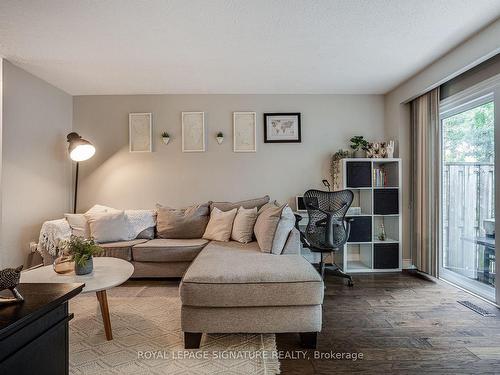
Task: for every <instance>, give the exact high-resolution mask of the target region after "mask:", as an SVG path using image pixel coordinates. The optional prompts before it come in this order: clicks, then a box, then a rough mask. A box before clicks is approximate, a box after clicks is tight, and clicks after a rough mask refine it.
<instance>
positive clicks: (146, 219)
mask: <svg viewBox="0 0 500 375" xmlns="http://www.w3.org/2000/svg"><path fill="white" fill-rule="evenodd" d="M125 216H126V217H127V221H128V224H129V230H130V233H129V239H131V240H133V239H135V238H142V239H149V240H150V239H153V238H154V233H155V232H154V227H155V225H156V211H155V210H125Z"/></svg>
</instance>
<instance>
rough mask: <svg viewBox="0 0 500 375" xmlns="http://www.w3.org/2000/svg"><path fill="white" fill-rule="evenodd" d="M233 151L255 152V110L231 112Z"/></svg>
mask: <svg viewBox="0 0 500 375" xmlns="http://www.w3.org/2000/svg"><path fill="white" fill-rule="evenodd" d="M233 152H257V113H256V112H233Z"/></svg>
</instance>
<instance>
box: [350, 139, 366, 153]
mask: <svg viewBox="0 0 500 375" xmlns="http://www.w3.org/2000/svg"><path fill="white" fill-rule="evenodd" d="M350 141H351V146H350V147H351V149H352V150H353V157H355V158H364V157H365V156H366V151H367V150H368V145H369V143H368V141H367V140H366V139H365V138H364V137H363V136H362V135H355V136H354V137H352V138H351V140H350Z"/></svg>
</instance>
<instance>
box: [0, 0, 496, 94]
mask: <svg viewBox="0 0 500 375" xmlns="http://www.w3.org/2000/svg"><path fill="white" fill-rule="evenodd" d="M499 16H500V1H499V0H364V1H363V0H308V1H306V0H232V1H231V0H211V1H210V0H148V1H139V0H107V1H91V0H57V1H56V0H46V1H32V0H31V1H25V0H2V1H1V2H0V56H3V57H5V58H7V59H8V60H10V61H12V62H13V63H15V64H16V65H19V66H20V67H22V68H24V69H25V70H27V71H29V72H31V73H33V74H34V75H36V76H38V77H41V78H43V79H45V80H46V81H48V82H50V83H52V84H53V85H55V86H57V87H59V88H61V89H63V90H65V91H66V92H68V93H70V94H73V95H92V94H146V93H349V94H357V93H363V94H382V93H386V92H388V91H389V90H391V89H392V88H394V87H395V86H397V85H398V84H399V83H401V82H402V81H404V80H406V79H407V78H409V77H410V76H412V75H414V74H415V73H417V72H418V71H419V70H421V69H423V68H424V67H425V66H426V65H428V64H430V63H431V62H432V61H434V60H435V59H436V58H438V57H440V56H441V55H443V54H444V53H446V52H447V51H449V50H450V49H452V48H453V47H455V46H456V45H458V44H459V43H461V42H462V41H464V40H465V39H467V38H468V37H470V36H471V35H472V34H474V33H475V32H477V31H478V30H480V29H481V28H482V27H484V26H486V25H487V24H488V23H490V22H492V21H493V20H495V19H496V18H497V17H499Z"/></svg>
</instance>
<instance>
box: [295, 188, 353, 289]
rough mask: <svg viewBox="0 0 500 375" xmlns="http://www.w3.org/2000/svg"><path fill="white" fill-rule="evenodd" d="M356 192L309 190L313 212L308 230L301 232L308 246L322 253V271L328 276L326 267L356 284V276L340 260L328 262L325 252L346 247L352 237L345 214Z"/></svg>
mask: <svg viewBox="0 0 500 375" xmlns="http://www.w3.org/2000/svg"><path fill="white" fill-rule="evenodd" d="M353 198H354V194H353V193H352V191H350V190H341V191H333V192H329V191H320V190H308V191H306V192H305V194H304V204H305V206H306V209H307V214H308V215H309V223H308V224H307V228H306V230H305V232H303V233H302V232H301V239H302V243H303V244H304V247H307V248H309V249H310V250H311V251H312V252H318V253H320V254H321V258H320V259H321V260H320V263H319V273H320V274H321V277H322V278H324V277H325V271H327V272H328V273H329V274H332V275H334V276H338V277H342V278H345V279H347V280H348V284H349V286H352V285H353V282H352V277H351V276H350V275H347V274H346V273H344V271H342V269H341V268H340V267H339V266H337V265H336V264H332V265H331V266H330V265H329V266H325V262H324V259H323V255H324V254H325V253H331V252H332V251H339V250H342V247H343V246H344V244H345V243H346V242H347V239H348V238H349V231H350V224H349V220H346V218H345V215H346V213H347V210H348V209H349V207H350V206H351V204H352V200H353Z"/></svg>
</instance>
